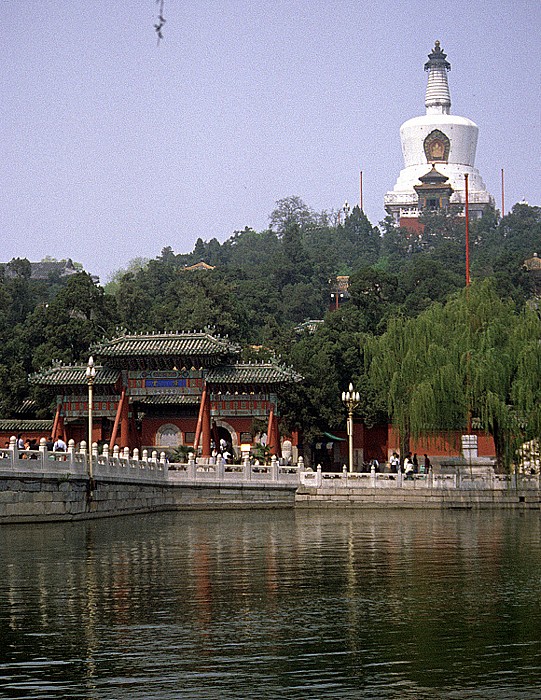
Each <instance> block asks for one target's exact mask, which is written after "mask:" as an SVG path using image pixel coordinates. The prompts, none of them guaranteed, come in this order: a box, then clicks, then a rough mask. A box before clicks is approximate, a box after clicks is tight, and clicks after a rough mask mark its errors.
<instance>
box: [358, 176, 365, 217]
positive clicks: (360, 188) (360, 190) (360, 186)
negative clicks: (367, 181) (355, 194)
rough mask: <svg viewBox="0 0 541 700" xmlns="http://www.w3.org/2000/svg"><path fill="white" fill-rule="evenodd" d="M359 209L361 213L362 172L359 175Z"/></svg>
mask: <svg viewBox="0 0 541 700" xmlns="http://www.w3.org/2000/svg"><path fill="white" fill-rule="evenodd" d="M359 208H360V210H361V211H364V209H363V171H362V170H361V172H360V173H359Z"/></svg>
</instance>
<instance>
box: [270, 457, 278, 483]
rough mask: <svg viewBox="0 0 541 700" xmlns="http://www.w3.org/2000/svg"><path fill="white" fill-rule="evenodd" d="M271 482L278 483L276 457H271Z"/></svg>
mask: <svg viewBox="0 0 541 700" xmlns="http://www.w3.org/2000/svg"><path fill="white" fill-rule="evenodd" d="M271 480H272V481H278V458H277V457H276V455H272V457H271Z"/></svg>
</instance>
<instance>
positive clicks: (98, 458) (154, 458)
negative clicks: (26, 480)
mask: <svg viewBox="0 0 541 700" xmlns="http://www.w3.org/2000/svg"><path fill="white" fill-rule="evenodd" d="M5 472H9V473H14V472H16V473H19V474H21V473H22V474H24V475H53V476H55V475H63V476H65V477H88V478H90V477H92V478H95V479H99V478H119V479H122V480H124V479H128V480H134V481H148V480H156V479H158V480H161V481H165V480H166V479H167V464H166V460H165V454H164V453H162V455H161V456H160V457H158V453H157V452H153V453H152V454H151V455H150V456H149V454H148V452H147V451H146V450H144V451H143V453H142V455H139V451H138V450H134V451H133V453H132V454H131V455H130V452H129V450H128V449H127V448H126V449H125V450H120V449H119V447H117V446H115V447H114V448H113V453H112V454H110V453H109V447H108V445H104V446H103V451H102V453H101V454H98V445H97V444H96V443H94V444H93V445H92V453H91V454H88V450H87V446H86V442H84V441H82V442H81V443H80V445H79V449H78V450H76V448H75V442H74V441H73V440H70V441H69V443H68V446H67V450H66V451H52V452H51V451H49V450H47V445H46V441H45V439H44V438H42V439H41V441H40V445H39V449H37V450H19V449H18V447H17V439H16V438H15V437H12V438H11V439H10V443H9V448H2V449H0V473H5Z"/></svg>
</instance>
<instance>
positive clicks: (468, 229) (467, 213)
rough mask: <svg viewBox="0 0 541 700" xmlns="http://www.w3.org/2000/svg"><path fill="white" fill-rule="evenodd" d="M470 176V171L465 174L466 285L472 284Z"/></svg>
mask: <svg viewBox="0 0 541 700" xmlns="http://www.w3.org/2000/svg"><path fill="white" fill-rule="evenodd" d="M468 178H469V175H468V173H466V174H465V175H464V180H465V189H466V287H469V286H470V209H469V207H470V203H469V192H468Z"/></svg>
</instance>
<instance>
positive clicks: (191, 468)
mask: <svg viewBox="0 0 541 700" xmlns="http://www.w3.org/2000/svg"><path fill="white" fill-rule="evenodd" d="M186 472H187V475H188V479H195V455H194V453H193V452H189V453H188V468H187V470H186Z"/></svg>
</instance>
